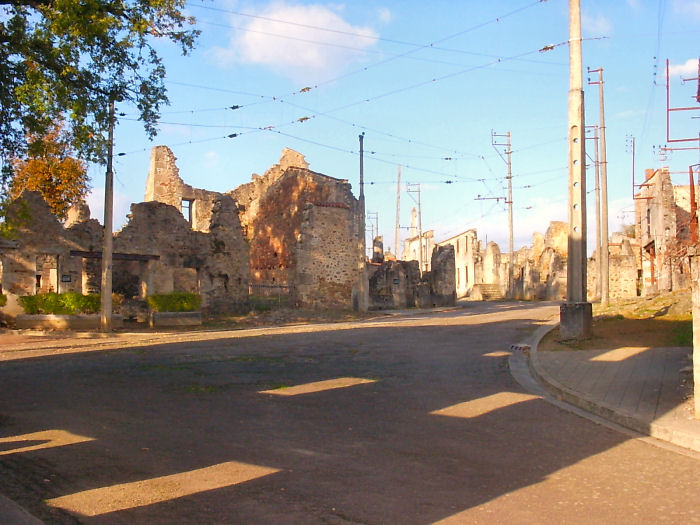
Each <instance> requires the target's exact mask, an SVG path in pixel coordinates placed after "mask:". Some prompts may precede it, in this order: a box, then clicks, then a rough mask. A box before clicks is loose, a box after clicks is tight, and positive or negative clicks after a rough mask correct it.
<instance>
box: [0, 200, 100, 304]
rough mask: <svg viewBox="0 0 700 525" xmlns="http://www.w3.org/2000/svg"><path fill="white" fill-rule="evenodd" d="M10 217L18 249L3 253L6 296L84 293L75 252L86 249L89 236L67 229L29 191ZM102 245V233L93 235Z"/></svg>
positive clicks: (1, 280) (2, 279)
mask: <svg viewBox="0 0 700 525" xmlns="http://www.w3.org/2000/svg"><path fill="white" fill-rule="evenodd" d="M8 217H9V218H10V220H12V221H15V222H16V224H17V225H18V227H17V236H16V240H15V242H16V244H15V247H13V248H10V249H3V250H2V251H1V252H0V257H1V258H2V275H1V276H0V283H1V286H2V293H5V294H8V295H14V296H20V295H33V294H35V293H46V292H49V291H53V292H59V293H62V292H82V291H83V279H82V274H83V267H82V260H81V259H80V258H79V257H74V256H71V253H70V252H71V250H75V249H84V248H82V247H83V246H84V244H83V242H84V239H85V236H86V235H89V233H87V232H88V230H89V227H92V223H89V226H88V229H86V231H81V229H80V228H76V227H74V226H72V227H71V228H67V229H66V228H64V226H63V225H62V224H61V222H60V221H59V220H58V219H57V218H56V216H55V215H53V214H52V213H51V211H50V209H49V207H48V205H47V204H46V202H45V201H44V199H43V198H42V197H41V195H40V194H39V193H36V192H31V191H25V192H24V193H22V195H21V196H20V197H19V198H17V199H15V200H14V201H13V202H12V203H11V204H10V207H9V210H8ZM93 234H94V235H95V239H94V240H92V241H91V242H101V232H93Z"/></svg>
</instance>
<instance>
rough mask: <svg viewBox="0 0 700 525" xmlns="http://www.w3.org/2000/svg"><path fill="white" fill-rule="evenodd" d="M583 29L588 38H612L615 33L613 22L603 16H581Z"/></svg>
mask: <svg viewBox="0 0 700 525" xmlns="http://www.w3.org/2000/svg"><path fill="white" fill-rule="evenodd" d="M581 27H582V29H583V31H584V32H585V33H586V36H610V35H611V34H612V31H613V26H612V22H610V20H609V19H608V18H606V17H604V16H603V15H598V16H592V15H588V14H582V15H581Z"/></svg>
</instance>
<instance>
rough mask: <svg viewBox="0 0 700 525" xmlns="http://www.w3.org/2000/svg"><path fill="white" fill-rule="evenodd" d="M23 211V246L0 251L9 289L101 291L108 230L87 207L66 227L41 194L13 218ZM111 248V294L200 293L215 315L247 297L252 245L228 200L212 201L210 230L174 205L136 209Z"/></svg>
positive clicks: (25, 197)
mask: <svg viewBox="0 0 700 525" xmlns="http://www.w3.org/2000/svg"><path fill="white" fill-rule="evenodd" d="M20 211H21V212H22V214H23V215H27V216H28V217H29V220H28V222H27V223H26V224H24V225H22V226H20V228H19V231H18V234H19V235H18V241H17V246H16V247H15V248H12V249H3V250H2V252H1V253H0V257H2V275H0V283H2V289H3V292H4V293H8V294H13V295H17V296H19V295H32V294H34V293H43V292H48V291H56V292H67V291H75V292H80V293H99V292H100V273H101V250H102V234H103V228H102V226H101V225H100V224H99V223H98V222H97V221H95V220H94V219H89V210H87V207H81V208H80V209H78V210H74V211H72V212H71V213H70V214H69V218H68V220H67V222H66V225H67V227H64V226H63V225H62V224H61V223H60V222H59V221H58V220H57V219H56V217H55V216H54V215H52V214H51V212H50V211H49V208H48V206H47V205H46V203H45V202H44V200H43V199H42V198H41V196H40V195H39V194H37V193H33V192H25V193H24V194H22V196H21V198H20V199H17V200H16V201H14V202H13V203H12V206H11V209H10V213H11V214H17V213H19V212H20ZM113 248H114V254H115V258H114V261H113V289H114V290H115V291H117V292H122V293H125V294H126V296H127V297H131V296H138V297H142V298H143V297H145V296H146V295H148V294H154V293H168V292H171V291H191V292H198V293H200V294H201V295H202V303H203V308H205V309H207V308H209V309H214V308H216V309H217V311H221V310H224V309H226V308H228V307H233V306H235V305H237V304H239V303H241V302H244V301H246V300H247V296H248V246H247V243H246V241H245V239H243V235H242V232H241V229H240V226H239V224H238V213H237V207H236V205H235V203H234V202H233V200H232V199H231V198H229V197H224V196H220V199H219V200H217V201H215V202H214V204H213V207H212V215H211V221H210V226H209V233H204V232H198V231H194V230H192V229H191V228H190V225H189V223H188V222H187V221H186V220H185V219H184V218H183V217H182V215H181V213H180V212H179V211H178V209H177V208H175V207H173V206H170V205H168V204H163V203H159V202H147V203H140V204H133V205H132V207H131V214H130V216H129V221H128V223H127V224H126V226H125V227H124V228H123V229H122V230H121V231H120V232H117V233H116V234H115V235H114V245H113ZM71 252H73V254H71ZM120 256H122V258H120ZM123 256H128V257H126V258H124V257H123ZM17 313H19V312H17Z"/></svg>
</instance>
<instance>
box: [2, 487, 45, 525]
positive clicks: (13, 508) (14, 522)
mask: <svg viewBox="0 0 700 525" xmlns="http://www.w3.org/2000/svg"><path fill="white" fill-rule="evenodd" d="M0 522H1V523H3V525H43V524H44V522H43V521H41V520H40V519H38V518H35V517H34V516H32V515H31V514H29V512H27V511H26V510H25V509H24V508H22V507H20V506H19V505H18V504H17V503H15V502H14V501H12V500H11V499H9V498H6V497H5V496H3V495H2V494H0Z"/></svg>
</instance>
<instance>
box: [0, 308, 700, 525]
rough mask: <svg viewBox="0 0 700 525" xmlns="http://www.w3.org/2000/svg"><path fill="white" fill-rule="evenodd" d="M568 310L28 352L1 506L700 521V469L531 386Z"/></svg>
mask: <svg viewBox="0 0 700 525" xmlns="http://www.w3.org/2000/svg"><path fill="white" fill-rule="evenodd" d="M553 315H555V316H556V315H558V305H551V304H550V305H542V304H539V305H538V304H518V303H506V304H497V303H475V304H470V305H467V306H466V308H464V309H460V310H454V311H446V312H441V313H440V312H438V313H433V314H430V315H425V314H418V313H416V314H415V315H410V316H409V317H397V318H389V319H381V320H377V321H369V322H360V323H343V324H336V325H327V326H325V327H318V326H313V327H301V328H299V327H297V328H292V329H284V330H269V331H267V333H269V334H270V335H264V334H265V333H266V331H265V330H256V331H253V332H247V331H238V332H228V333H223V334H206V333H205V334H201V335H193V336H192V337H190V338H189V339H190V340H183V341H180V342H177V341H176V342H167V343H164V344H151V345H150V346H135V347H125V348H115V349H106V348H102V347H97V349H95V350H94V351H86V350H89V346H82V347H80V348H76V350H75V351H70V350H67V351H64V352H62V353H59V354H52V353H51V351H50V349H47V350H46V351H42V350H36V351H34V352H30V351H27V352H15V353H13V354H11V355H9V356H7V355H6V356H5V357H4V360H3V361H2V362H0V472H2V475H0V493H1V494H4V495H6V496H8V497H9V498H11V499H13V500H15V501H16V502H18V503H20V504H21V505H22V506H24V507H25V508H27V509H28V510H29V511H30V512H31V513H32V514H34V515H35V516H37V517H39V518H41V519H42V520H44V521H45V522H46V523H88V524H107V523H109V524H111V523H124V524H127V523H128V524H134V523H148V524H154V523H155V524H158V523H178V524H182V523H193V524H194V523H197V524H201V523H246V524H248V523H285V524H291V523H300V524H301V523H304V524H306V523H331V524H354V523H366V524H382V523H386V524H413V523H415V524H428V523H436V522H439V523H509V524H519V523H523V524H525V523H527V524H530V523H586V524H588V523H674V524H675V523H684V524H687V523H700V499H698V494H700V461H699V460H698V459H694V458H692V457H687V456H684V455H680V454H677V453H675V452H672V451H669V450H665V449H663V448H658V447H655V446H652V445H650V444H648V443H647V442H644V441H641V440H637V439H632V438H631V437H629V435H627V434H622V433H618V432H616V431H614V430H611V429H609V428H607V427H604V426H600V425H597V424H595V423H592V422H591V421H589V420H587V419H583V418H581V417H578V416H576V415H573V414H571V413H569V412H566V411H563V410H561V409H559V408H557V407H556V406H553V405H551V404H549V403H548V402H546V401H544V400H543V399H541V398H539V397H538V396H536V395H532V394H530V393H528V392H527V391H525V390H524V389H523V388H522V387H521V386H520V385H519V384H518V383H516V382H515V380H514V379H513V378H512V376H511V374H510V372H509V369H508V355H509V353H508V351H507V350H508V349H509V347H510V345H511V344H512V343H516V342H519V341H522V340H523V339H525V338H527V337H528V335H530V334H532V333H533V331H534V330H535V329H536V328H537V327H538V326H540V325H541V324H542V322H543V321H544V320H545V319H547V318H549V317H551V316H553ZM285 332H286V333H285ZM261 334H262V335H261ZM183 339H188V338H186V337H185V338H183ZM78 350H80V351H78ZM42 354H44V355H42Z"/></svg>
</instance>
